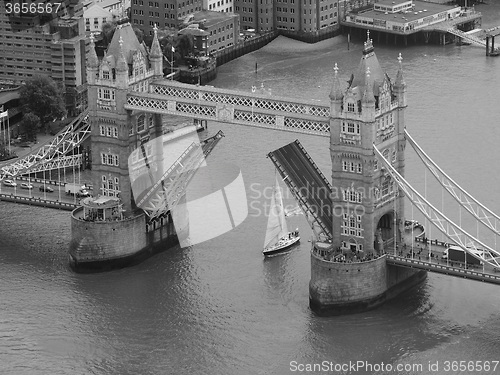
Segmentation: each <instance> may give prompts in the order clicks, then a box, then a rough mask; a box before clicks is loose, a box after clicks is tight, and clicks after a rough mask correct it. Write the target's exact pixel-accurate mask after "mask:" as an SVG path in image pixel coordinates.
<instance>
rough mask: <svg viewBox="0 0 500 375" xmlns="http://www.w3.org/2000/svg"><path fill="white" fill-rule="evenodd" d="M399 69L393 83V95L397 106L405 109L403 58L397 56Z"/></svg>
mask: <svg viewBox="0 0 500 375" xmlns="http://www.w3.org/2000/svg"><path fill="white" fill-rule="evenodd" d="M398 61H399V69H398V73H397V75H396V81H395V82H394V95H395V96H396V97H397V98H398V103H399V106H401V107H406V82H405V80H404V77H403V63H402V61H403V58H402V57H401V54H399V56H398Z"/></svg>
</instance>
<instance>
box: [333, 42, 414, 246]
mask: <svg viewBox="0 0 500 375" xmlns="http://www.w3.org/2000/svg"><path fill="white" fill-rule="evenodd" d="M399 61H400V68H399V71H398V73H397V77H396V80H395V82H394V83H391V80H390V78H389V77H388V75H387V74H386V73H384V72H383V71H382V68H381V67H380V64H379V62H378V59H377V56H376V55H375V52H374V48H373V45H372V41H371V40H370V39H369V37H368V40H367V41H366V42H365V43H364V49H363V56H362V58H361V61H360V64H359V67H358V70H357V71H356V73H355V74H353V75H352V76H351V79H350V81H349V86H348V88H347V90H345V91H344V90H342V88H341V85H340V81H339V77H338V68H337V66H335V76H334V82H333V86H332V90H331V93H330V100H331V110H330V113H331V119H330V130H331V138H330V154H331V159H332V180H333V183H332V186H333V191H334V192H336V194H334V197H333V204H334V208H335V212H334V215H333V239H332V242H333V246H334V248H337V249H338V248H340V249H341V250H342V251H344V252H354V253H358V254H360V255H361V256H366V255H371V256H376V255H378V254H380V253H381V252H383V251H385V252H387V251H389V250H392V249H393V243H394V240H396V241H397V243H399V242H400V241H401V238H402V233H403V232H402V231H403V230H404V223H403V216H404V198H403V195H402V194H401V192H399V194H398V191H397V186H396V185H395V183H394V181H392V180H391V178H390V177H389V176H388V174H387V173H386V171H385V170H384V168H382V167H381V166H380V163H378V161H377V157H376V156H375V154H374V151H373V145H375V146H376V147H378V148H379V149H380V150H381V151H382V153H383V154H384V156H385V157H386V158H387V159H388V160H390V162H391V163H392V164H393V166H394V167H395V168H396V169H397V170H398V172H399V173H400V174H401V175H404V165H405V156H404V149H405V138H404V128H405V121H404V120H405V119H404V112H405V109H406V84H405V82H404V79H403V72H402V68H401V57H400V58H399Z"/></svg>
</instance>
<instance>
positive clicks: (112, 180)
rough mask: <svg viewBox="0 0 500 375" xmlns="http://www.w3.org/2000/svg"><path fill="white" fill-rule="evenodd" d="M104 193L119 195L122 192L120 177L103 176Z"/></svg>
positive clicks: (112, 195) (102, 186) (102, 189)
mask: <svg viewBox="0 0 500 375" xmlns="http://www.w3.org/2000/svg"><path fill="white" fill-rule="evenodd" d="M101 192H102V195H106V196H108V197H118V196H119V194H120V179H119V178H118V177H111V176H105V175H102V176H101Z"/></svg>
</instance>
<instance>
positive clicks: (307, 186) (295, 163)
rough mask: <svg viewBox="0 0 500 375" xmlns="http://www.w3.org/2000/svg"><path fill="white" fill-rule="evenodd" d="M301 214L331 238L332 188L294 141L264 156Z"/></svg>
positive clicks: (300, 146)
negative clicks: (303, 213) (285, 186)
mask: <svg viewBox="0 0 500 375" xmlns="http://www.w3.org/2000/svg"><path fill="white" fill-rule="evenodd" d="M268 156H269V158H270V159H271V161H272V162H273V163H274V164H275V166H276V168H277V169H278V171H279V173H280V175H281V177H282V178H283V181H284V182H285V183H286V185H287V186H288V188H289V189H290V191H291V192H292V194H293V195H294V196H295V198H296V199H297V201H298V202H299V204H300V206H301V208H302V209H303V211H304V212H305V213H309V214H310V215H312V217H313V218H314V222H315V223H316V224H318V225H319V227H320V228H321V231H322V232H323V233H324V234H325V235H326V236H327V237H330V238H331V236H332V229H333V218H332V212H331V210H332V207H333V202H332V196H331V194H332V187H331V185H330V183H329V182H328V180H327V179H326V178H325V176H324V175H323V174H322V173H321V171H320V170H319V168H318V167H317V165H316V164H315V163H314V161H313V160H312V159H311V157H310V156H309V155H308V154H307V152H306V151H305V149H304V148H303V147H302V145H301V144H300V142H299V141H298V140H296V141H294V142H292V143H289V144H288V145H286V146H283V147H281V148H279V149H277V150H275V151H272V152H270V153H269V154H268Z"/></svg>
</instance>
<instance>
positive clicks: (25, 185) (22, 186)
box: [21, 182, 33, 190]
mask: <svg viewBox="0 0 500 375" xmlns="http://www.w3.org/2000/svg"><path fill="white" fill-rule="evenodd" d="M21 189H27V190H31V189H33V185H31V184H29V183H27V182H23V183H22V184H21Z"/></svg>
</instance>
